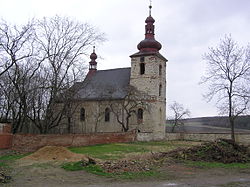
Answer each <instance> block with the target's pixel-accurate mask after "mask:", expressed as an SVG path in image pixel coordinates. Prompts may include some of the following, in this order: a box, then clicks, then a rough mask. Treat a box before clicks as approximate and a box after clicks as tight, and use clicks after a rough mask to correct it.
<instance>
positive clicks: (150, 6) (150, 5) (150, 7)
mask: <svg viewBox="0 0 250 187" xmlns="http://www.w3.org/2000/svg"><path fill="white" fill-rule="evenodd" d="M149 2H150V4H149V16H151V9H152V0H150V1H149Z"/></svg>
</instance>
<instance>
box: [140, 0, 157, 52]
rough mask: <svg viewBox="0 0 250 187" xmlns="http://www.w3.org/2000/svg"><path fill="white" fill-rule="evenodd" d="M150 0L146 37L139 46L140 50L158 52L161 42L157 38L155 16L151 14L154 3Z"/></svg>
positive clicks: (146, 21)
mask: <svg viewBox="0 0 250 187" xmlns="http://www.w3.org/2000/svg"><path fill="white" fill-rule="evenodd" d="M151 3H152V2H151V0H150V5H149V16H148V17H147V19H146V20H145V23H146V25H145V39H144V40H142V41H141V42H140V43H139V44H138V45H137V48H138V49H139V50H140V52H158V51H159V50H160V49H161V44H160V43H159V42H158V41H156V40H155V26H154V22H155V20H154V18H153V17H152V16H151V9H152V4H151Z"/></svg>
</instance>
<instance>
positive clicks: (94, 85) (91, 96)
mask: <svg viewBox="0 0 250 187" xmlns="http://www.w3.org/2000/svg"><path fill="white" fill-rule="evenodd" d="M130 69H131V68H118V69H110V70H98V71H96V72H95V73H94V74H93V75H92V76H91V77H86V79H85V80H84V81H83V82H80V83H77V84H75V85H74V86H73V87H75V88H77V92H76V94H75V99H79V100H107V99H124V97H125V96H126V94H127V87H128V85H129V81H130Z"/></svg>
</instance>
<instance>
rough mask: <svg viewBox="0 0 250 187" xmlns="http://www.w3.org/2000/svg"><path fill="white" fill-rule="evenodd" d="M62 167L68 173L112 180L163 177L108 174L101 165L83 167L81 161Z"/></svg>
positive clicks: (158, 174) (150, 173) (154, 174)
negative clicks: (72, 172)
mask: <svg viewBox="0 0 250 187" xmlns="http://www.w3.org/2000/svg"><path fill="white" fill-rule="evenodd" d="M61 167H62V168H63V169H65V170H67V171H79V170H84V171H87V172H89V173H92V174H95V175H99V176H105V177H112V178H120V179H139V178H146V177H159V176H161V173H160V172H157V171H144V172H121V173H108V172H105V171H104V170H103V169H102V168H101V167H100V166H99V165H92V164H90V165H88V166H84V167H83V166H82V162H81V161H80V162H70V163H64V164H63V165H62V166H61Z"/></svg>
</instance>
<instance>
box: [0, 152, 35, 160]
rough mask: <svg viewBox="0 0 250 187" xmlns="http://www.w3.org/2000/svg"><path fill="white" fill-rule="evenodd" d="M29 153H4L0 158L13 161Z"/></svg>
mask: <svg viewBox="0 0 250 187" xmlns="http://www.w3.org/2000/svg"><path fill="white" fill-rule="evenodd" d="M29 154H30V153H26V154H15V155H4V156H0V160H6V161H14V160H17V159H20V158H23V157H25V156H27V155H29Z"/></svg>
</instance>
